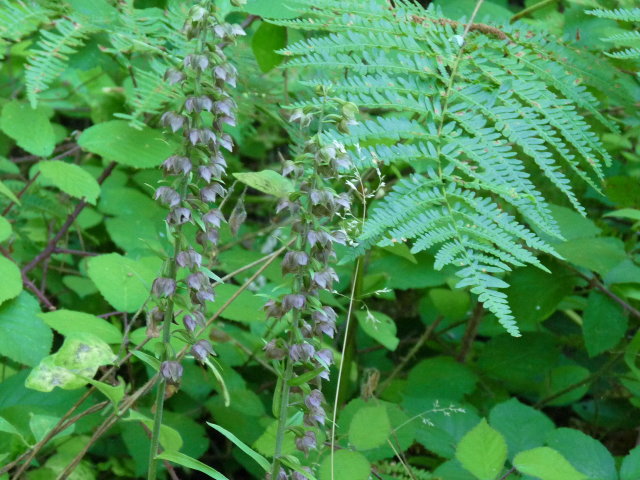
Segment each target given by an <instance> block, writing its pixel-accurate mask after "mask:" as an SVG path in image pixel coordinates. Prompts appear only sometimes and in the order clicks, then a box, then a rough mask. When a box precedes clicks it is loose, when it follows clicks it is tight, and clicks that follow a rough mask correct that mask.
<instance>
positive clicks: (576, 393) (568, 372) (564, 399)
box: [541, 365, 591, 407]
mask: <svg viewBox="0 0 640 480" xmlns="http://www.w3.org/2000/svg"><path fill="white" fill-rule="evenodd" d="M589 375H591V372H590V371H589V370H587V369H586V368H584V367H581V366H579V365H562V366H561V367H557V368H554V369H553V370H551V371H550V372H549V379H548V382H545V383H544V384H542V386H541V389H542V392H541V393H542V395H543V397H549V396H551V395H554V394H556V393H560V392H563V391H564V390H565V389H567V388H569V387H570V386H572V385H575V384H577V383H580V382H584V380H586V379H587V378H589ZM588 390H589V383H588V382H584V383H583V384H582V385H580V386H579V387H576V388H573V389H571V390H570V391H568V392H567V393H565V394H563V395H560V396H559V397H557V398H554V399H553V400H552V401H550V402H548V405H550V406H555V407H559V406H563V405H570V404H572V403H574V402H577V401H578V400H580V399H581V398H582V397H583V396H584V395H585V394H586V393H587V391H588Z"/></svg>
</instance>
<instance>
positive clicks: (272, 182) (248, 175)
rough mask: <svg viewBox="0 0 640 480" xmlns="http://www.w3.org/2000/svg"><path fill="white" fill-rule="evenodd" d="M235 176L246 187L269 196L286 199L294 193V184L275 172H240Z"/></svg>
mask: <svg viewBox="0 0 640 480" xmlns="http://www.w3.org/2000/svg"><path fill="white" fill-rule="evenodd" d="M233 176H234V177H236V178H237V179H238V180H240V181H241V182H242V183H244V184H245V185H248V186H250V187H251V188H254V189H256V190H259V191H260V192H263V193H266V194H268V195H274V196H276V197H286V196H287V195H289V194H290V193H291V192H293V184H292V183H291V181H290V180H289V179H287V178H285V177H283V176H282V175H280V174H279V173H278V172H276V171H274V170H262V171H260V172H240V173H234V174H233Z"/></svg>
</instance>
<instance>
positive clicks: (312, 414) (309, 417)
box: [303, 407, 327, 427]
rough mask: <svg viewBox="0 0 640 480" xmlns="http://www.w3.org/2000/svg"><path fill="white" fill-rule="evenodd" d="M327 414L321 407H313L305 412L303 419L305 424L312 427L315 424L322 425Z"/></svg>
mask: <svg viewBox="0 0 640 480" xmlns="http://www.w3.org/2000/svg"><path fill="white" fill-rule="evenodd" d="M326 418H327V414H326V412H325V411H324V408H322V407H313V408H310V409H309V410H308V411H307V412H305V414H304V417H303V421H304V424H305V425H309V426H310V427H313V426H315V425H317V424H320V425H324V422H325V420H326Z"/></svg>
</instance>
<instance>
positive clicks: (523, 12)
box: [509, 0, 558, 23]
mask: <svg viewBox="0 0 640 480" xmlns="http://www.w3.org/2000/svg"><path fill="white" fill-rule="evenodd" d="M557 2H558V0H542V1H541V2H538V3H536V4H535V5H531V6H530V7H528V8H525V9H524V10H521V11H519V12H518V13H516V14H515V15H514V16H513V17H511V19H510V20H509V23H513V22H515V21H517V20H520V19H521V18H523V17H526V16H527V15H530V14H532V13H533V12H535V11H537V10H540V9H541V8H544V7H548V6H549V5H553V4H554V3H557Z"/></svg>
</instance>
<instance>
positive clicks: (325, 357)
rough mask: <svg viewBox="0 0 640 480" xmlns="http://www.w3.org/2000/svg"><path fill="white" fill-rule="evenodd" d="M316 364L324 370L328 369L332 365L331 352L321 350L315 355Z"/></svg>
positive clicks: (326, 349) (325, 349)
mask: <svg viewBox="0 0 640 480" xmlns="http://www.w3.org/2000/svg"><path fill="white" fill-rule="evenodd" d="M316 358H317V359H318V362H319V363H320V364H321V365H322V366H323V367H325V368H329V367H330V366H331V365H332V364H333V352H332V351H331V350H329V349H328V348H323V349H322V350H319V351H318V353H316Z"/></svg>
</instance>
